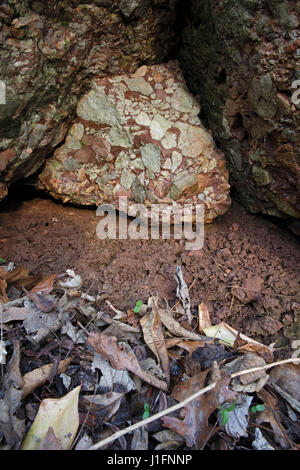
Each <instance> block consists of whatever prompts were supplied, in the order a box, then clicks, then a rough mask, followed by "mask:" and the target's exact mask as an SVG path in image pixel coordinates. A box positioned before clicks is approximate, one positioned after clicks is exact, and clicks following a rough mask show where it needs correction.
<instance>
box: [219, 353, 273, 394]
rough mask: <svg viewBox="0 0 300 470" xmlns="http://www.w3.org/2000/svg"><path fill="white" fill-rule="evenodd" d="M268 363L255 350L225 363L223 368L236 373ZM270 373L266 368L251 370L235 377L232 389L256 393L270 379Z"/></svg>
mask: <svg viewBox="0 0 300 470" xmlns="http://www.w3.org/2000/svg"><path fill="white" fill-rule="evenodd" d="M264 365H266V362H265V360H264V359H263V358H262V357H261V356H259V355H258V354H255V353H253V352H246V353H245V354H244V355H243V356H240V357H238V358H237V359H234V360H233V361H231V362H228V363H227V364H225V365H224V366H223V368H222V370H223V371H226V372H227V373H234V372H238V371H240V370H247V369H252V368H254V367H261V366H264ZM268 378H269V376H268V374H266V371H265V370H259V371H256V372H249V373H248V374H245V375H242V376H240V377H235V378H233V379H232V381H231V389H232V390H235V391H237V392H245V393H254V392H258V391H259V390H261V389H262V388H263V387H264V385H265V384H266V383H267V381H268Z"/></svg>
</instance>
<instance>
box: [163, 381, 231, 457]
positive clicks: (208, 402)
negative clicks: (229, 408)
mask: <svg viewBox="0 0 300 470" xmlns="http://www.w3.org/2000/svg"><path fill="white" fill-rule="evenodd" d="M229 382H230V378H229V377H227V376H223V377H222V378H221V379H220V380H219V381H218V382H217V384H216V386H215V387H214V388H213V389H212V390H210V391H209V392H207V393H206V394H203V395H200V396H199V397H198V398H196V399H195V400H193V401H191V402H190V403H188V404H187V405H186V406H185V407H184V411H185V417H184V419H183V420H181V419H178V418H174V417H171V416H165V417H163V418H162V419H163V425H164V426H166V427H168V428H170V429H171V430H172V431H175V432H177V433H178V434H180V436H182V437H184V439H185V441H186V445H187V446H188V447H193V446H195V449H196V450H200V449H202V447H203V446H204V445H205V443H206V441H207V439H208V438H209V437H211V436H212V435H213V433H212V428H211V426H210V425H209V423H208V419H209V417H210V415H211V414H212V413H213V412H214V411H215V410H216V409H217V408H218V407H219V406H221V405H222V404H223V403H225V402H226V403H228V402H232V401H234V400H235V399H236V395H235V394H234V393H233V392H231V391H230V390H229V389H228V385H229ZM194 386H195V384H194V385H193V387H194ZM200 388H202V387H201V384H200V383H199V385H198V389H200Z"/></svg>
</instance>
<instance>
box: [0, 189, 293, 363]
mask: <svg viewBox="0 0 300 470" xmlns="http://www.w3.org/2000/svg"><path fill="white" fill-rule="evenodd" d="M98 222H99V218H97V216H96V211H95V210H93V209H80V208H76V207H72V206H63V205H61V204H58V203H56V202H54V201H52V200H48V199H43V198H38V197H34V198H31V199H28V200H24V201H23V202H20V201H17V200H16V199H14V197H13V194H12V195H10V196H9V198H7V199H6V200H5V201H3V202H2V204H1V206H0V256H1V257H2V258H4V259H5V260H6V261H13V262H14V263H15V265H16V266H19V265H22V264H23V265H25V267H26V268H28V269H30V270H31V271H32V272H33V273H41V274H42V275H43V276H46V275H48V274H52V273H58V274H61V273H63V272H65V270H66V269H68V268H73V269H74V270H75V271H76V273H78V274H80V275H81V276H82V278H83V279H84V283H85V288H86V289H88V291H89V293H91V294H95V293H101V294H103V301H102V302H101V303H100V305H99V309H103V310H107V309H108V308H109V307H108V306H107V304H106V303H105V299H108V300H109V301H110V302H111V303H112V304H113V305H114V307H116V308H118V309H121V310H126V309H128V308H133V307H134V306H135V303H136V301H137V300H139V299H141V300H144V301H147V299H148V297H149V296H150V295H151V294H155V293H157V294H158V295H159V297H160V299H165V300H166V301H168V302H169V303H170V305H173V304H174V303H175V301H176V300H177V298H176V287H177V283H176V280H175V278H174V273H175V268H176V264H178V263H181V264H182V268H183V275H184V278H185V281H186V283H187V284H188V286H191V285H192V287H191V289H190V297H191V303H192V311H193V313H194V314H195V315H197V312H198V309H197V308H198V305H199V304H200V303H201V302H206V303H207V304H208V306H209V309H210V314H211V320H212V322H213V323H218V322H220V321H222V320H224V321H225V322H227V323H228V324H230V325H231V326H232V327H234V328H237V329H239V328H240V329H241V331H242V332H243V333H244V334H246V335H248V336H251V337H252V338H254V339H257V340H260V341H262V342H263V343H266V344H270V343H272V342H276V347H282V348H283V349H282V350H281V352H280V355H282V356H286V355H288V354H289V353H290V351H289V347H290V344H291V342H292V341H293V340H295V339H300V323H299V318H300V317H299V312H300V287H299V279H300V251H299V240H298V239H297V238H295V237H294V236H293V235H292V234H289V233H287V232H286V230H285V229H284V228H281V227H279V226H278V225H276V224H275V223H273V222H272V221H270V220H266V219H264V218H263V217H260V216H254V215H249V214H248V213H246V212H245V211H244V209H242V208H241V207H240V206H239V205H238V204H237V203H235V202H234V203H233V205H232V206H231V208H230V209H229V211H228V212H227V213H226V214H225V215H224V216H221V217H219V218H218V219H217V220H216V221H215V222H213V223H212V224H210V225H209V226H206V230H205V243H204V247H203V249H202V250H201V251H199V252H188V251H186V250H185V248H184V242H183V241H177V240H144V241H143V240H99V239H98V238H97V235H96V227H97V224H98Z"/></svg>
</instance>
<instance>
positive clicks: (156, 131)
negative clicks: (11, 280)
mask: <svg viewBox="0 0 300 470" xmlns="http://www.w3.org/2000/svg"><path fill="white" fill-rule="evenodd" d="M199 112H200V106H199V104H198V102H197V100H196V99H195V98H194V97H193V96H192V95H191V94H190V93H189V92H188V90H187V88H186V85H185V82H184V79H183V76H182V73H181V71H180V69H179V67H178V64H177V62H176V61H172V62H169V63H168V64H164V65H154V66H142V67H141V68H139V69H138V70H137V71H136V73H134V74H124V75H115V76H110V77H106V78H98V79H96V80H94V81H93V83H92V86H91V90H90V91H89V92H88V93H86V94H85V95H84V96H83V97H82V98H81V100H80V101H79V103H78V105H77V118H76V120H75V122H74V123H73V125H72V127H71V129H70V131H69V133H68V136H67V138H66V141H65V143H64V144H63V145H62V146H61V147H59V148H58V149H57V150H56V151H55V153H54V156H53V157H51V158H50V159H48V160H47V162H46V166H45V169H44V170H43V172H42V173H41V175H40V180H41V182H42V184H43V186H44V187H45V188H46V189H47V191H49V192H50V193H51V194H52V195H53V196H54V197H56V198H61V199H62V200H63V201H65V202H66V201H71V202H73V203H76V204H81V205H100V204H102V203H103V202H106V203H113V204H114V205H115V206H116V207H118V199H119V196H127V198H128V200H129V206H130V204H136V203H140V204H143V205H144V206H146V207H149V206H150V205H152V204H155V203H161V204H169V205H171V206H172V204H174V203H177V204H180V205H183V204H186V205H193V206H195V205H196V204H204V207H205V222H211V221H212V220H213V219H214V218H215V217H216V216H217V215H220V214H223V213H224V212H225V211H226V210H227V208H228V207H229V204H230V199H229V185H228V172H227V170H226V167H225V159H224V156H223V154H222V153H221V152H219V151H218V150H217V149H216V147H215V144H214V141H213V138H212V136H211V134H210V133H209V132H208V131H207V130H206V129H204V127H203V126H202V125H201V122H200V120H199V117H198V114H199Z"/></svg>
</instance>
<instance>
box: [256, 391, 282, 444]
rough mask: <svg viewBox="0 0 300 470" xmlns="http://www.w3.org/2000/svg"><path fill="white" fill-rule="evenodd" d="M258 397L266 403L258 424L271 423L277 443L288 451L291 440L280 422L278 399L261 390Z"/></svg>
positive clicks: (258, 417) (257, 421)
mask: <svg viewBox="0 0 300 470" xmlns="http://www.w3.org/2000/svg"><path fill="white" fill-rule="evenodd" d="M257 396H258V397H259V398H260V399H261V400H262V401H263V402H264V404H265V409H264V411H262V412H261V413H259V414H258V416H257V417H256V423H257V424H262V423H269V424H270V425H271V427H272V429H273V432H274V439H275V441H276V442H277V443H278V444H280V445H281V447H282V448H283V449H287V448H288V447H289V439H288V436H287V434H286V431H285V429H284V427H283V426H282V423H281V422H280V412H279V411H280V410H279V404H278V401H277V399H276V398H275V397H274V396H273V395H271V393H269V392H268V391H267V390H266V389H262V390H260V392H258V393H257Z"/></svg>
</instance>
